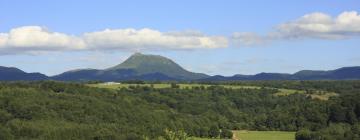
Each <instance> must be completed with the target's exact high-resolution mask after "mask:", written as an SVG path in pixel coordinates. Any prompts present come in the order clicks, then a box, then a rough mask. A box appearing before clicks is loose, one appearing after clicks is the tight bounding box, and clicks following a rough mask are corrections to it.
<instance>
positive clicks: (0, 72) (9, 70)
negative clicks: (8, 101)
mask: <svg viewBox="0 0 360 140" xmlns="http://www.w3.org/2000/svg"><path fill="white" fill-rule="evenodd" d="M46 79H49V78H48V77H47V76H46V75H43V74H41V73H26V72H24V71H22V70H20V69H17V68H13V67H3V66H0V81H16V80H24V81H34V80H46Z"/></svg>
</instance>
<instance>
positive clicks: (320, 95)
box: [88, 83, 338, 100]
mask: <svg viewBox="0 0 360 140" xmlns="http://www.w3.org/2000/svg"><path fill="white" fill-rule="evenodd" d="M177 85H179V87H180V88H181V89H185V88H193V87H201V86H202V87H205V88H207V87H210V86H213V85H208V84H177ZM88 86H91V87H98V88H108V89H119V88H128V87H130V86H144V87H145V86H153V87H154V88H170V87H171V84H164V83H162V84H123V83H121V84H120V83H119V84H103V83H100V84H88ZM217 86H223V87H225V88H232V89H260V88H261V87H259V86H244V85H217ZM265 88H272V87H265ZM273 89H277V90H279V92H278V93H276V94H275V95H277V96H288V95H291V94H296V93H298V94H305V93H306V92H305V91H303V90H296V89H284V88H273ZM337 95H338V94H336V93H333V92H324V91H315V92H314V93H313V94H309V96H311V97H312V98H313V99H319V100H328V99H329V98H330V97H332V96H337Z"/></svg>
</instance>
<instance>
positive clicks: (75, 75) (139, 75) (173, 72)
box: [0, 53, 360, 81]
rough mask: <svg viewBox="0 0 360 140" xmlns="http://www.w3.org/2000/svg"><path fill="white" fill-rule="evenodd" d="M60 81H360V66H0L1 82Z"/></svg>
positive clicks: (154, 60)
mask: <svg viewBox="0 0 360 140" xmlns="http://www.w3.org/2000/svg"><path fill="white" fill-rule="evenodd" d="M14 80H60V81H89V80H101V81H120V80H150V81H157V80H158V81H170V80H171V81H184V80H185V81H192V80H196V81H238V80H360V66H357V67H343V68H339V69H335V70H328V71H321V70H301V71H298V72H296V73H294V74H287V73H259V74H255V75H240V74H237V75H234V76H221V75H215V76H208V75H206V74H202V73H194V72H190V71H187V70H185V69H184V68H182V67H181V66H180V65H178V64H176V63H175V62H174V61H172V60H170V59H169V58H166V57H163V56H160V55H145V54H141V53H135V54H133V55H131V56H130V57H129V58H128V59H126V60H125V61H124V62H123V63H121V64H118V65H116V66H114V67H110V68H107V69H78V70H72V71H67V72H64V73H62V74H59V75H55V76H52V77H47V76H46V75H44V74H41V73H26V72H24V71H22V70H20V69H17V68H12V67H1V66H0V81H14Z"/></svg>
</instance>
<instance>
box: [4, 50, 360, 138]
mask: <svg viewBox="0 0 360 140" xmlns="http://www.w3.org/2000/svg"><path fill="white" fill-rule="evenodd" d="M358 70H359V69H358V68H357V67H353V68H350V71H352V73H350V74H349V73H347V72H348V71H349V68H346V70H345V71H343V69H340V70H336V72H331V73H332V74H333V75H336V76H334V77H337V78H339V77H342V78H346V77H351V78H350V79H348V80H324V79H323V80H317V81H315V80H293V79H287V80H268V79H269V78H270V77H268V76H264V77H263V79H261V80H255V79H253V80H234V79H232V80H224V79H222V80H209V79H206V80H204V79H201V78H211V77H210V76H208V75H206V74H201V73H192V72H189V71H187V70H185V69H183V68H182V67H181V66H179V65H177V64H176V63H175V62H173V61H172V60H170V59H167V58H165V57H162V56H155V55H144V54H140V53H136V54H134V55H132V56H131V57H130V58H129V59H127V60H126V61H124V62H123V63H122V64H119V65H117V66H115V67H111V68H108V69H104V70H89V69H85V70H73V71H69V72H65V73H63V74H60V75H57V76H54V77H51V78H49V77H47V76H45V75H42V74H39V73H30V74H29V73H24V72H22V71H20V70H18V69H16V68H5V70H3V71H0V72H1V73H2V74H3V75H5V77H0V79H1V80H3V82H1V83H0V124H1V125H0V139H4V140H6V139H10V140H11V139H24V140H25V139H26V140H28V139H44V140H47V139H58V140H63V139H84V140H89V139H94V140H116V139H119V140H122V139H128V140H138V139H145V140H146V139H158V140H162V139H164V140H191V139H194V140H206V139H237V140H265V139H266V140H272V139H274V140H278V139H279V140H295V139H296V140H338V139H349V140H353V139H359V138H360V123H359V121H360V102H359V101H360V94H359V92H360V86H359V85H360V81H358V80H351V79H353V78H355V79H356V78H357V77H356V76H357V75H358V73H357V71H358ZM301 73H303V72H301ZM326 73H328V72H326ZM334 73H335V74H334ZM21 74H23V75H21ZM12 75H17V76H12ZM24 75H30V76H29V77H32V78H34V77H35V79H31V78H30V79H22V81H21V79H18V78H27V77H26V76H24ZM34 75H35V76H34ZM260 75H263V74H260ZM275 75H278V74H275ZM295 75H296V74H295ZM306 75H309V74H306ZM310 75H315V77H317V76H316V74H310ZM39 77H40V79H38V78H39ZM41 77H43V78H41ZM44 77H45V78H44ZM256 77H258V78H259V76H256ZM260 77H261V76H260ZM275 77H276V76H275ZM307 77H308V78H309V76H307ZM199 78H200V79H199ZM273 78H274V77H273ZM111 80H114V81H111Z"/></svg>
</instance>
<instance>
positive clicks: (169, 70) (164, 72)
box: [52, 53, 209, 81]
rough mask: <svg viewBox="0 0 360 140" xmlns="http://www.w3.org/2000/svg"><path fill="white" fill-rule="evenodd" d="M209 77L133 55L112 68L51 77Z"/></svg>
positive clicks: (162, 59)
mask: <svg viewBox="0 0 360 140" xmlns="http://www.w3.org/2000/svg"><path fill="white" fill-rule="evenodd" d="M207 77H209V76H208V75H206V74H201V73H193V72H189V71H187V70H185V69H184V68H182V67H181V66H179V65H178V64H176V63H175V62H174V61H172V60H170V59H168V58H166V57H163V56H159V55H145V54H141V53H135V54H133V55H132V56H130V57H129V58H128V59H127V60H125V61H124V62H123V63H121V64H119V65H116V66H114V67H111V68H108V69H104V70H96V69H84V70H75V71H68V72H64V73H62V74H60V75H56V76H54V77H52V78H53V79H55V80H64V81H78V80H102V81H116V80H134V79H138V80H196V79H203V78H207Z"/></svg>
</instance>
